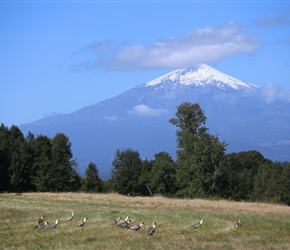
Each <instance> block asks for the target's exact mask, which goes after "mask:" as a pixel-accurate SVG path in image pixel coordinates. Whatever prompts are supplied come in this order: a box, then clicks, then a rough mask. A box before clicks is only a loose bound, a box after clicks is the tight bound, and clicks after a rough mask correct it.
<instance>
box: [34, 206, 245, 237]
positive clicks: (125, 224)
mask: <svg viewBox="0 0 290 250" xmlns="http://www.w3.org/2000/svg"><path fill="white" fill-rule="evenodd" d="M74 215H75V214H74V212H73V211H72V213H71V215H70V216H69V217H68V218H67V219H66V221H71V220H73V219H74ZM87 220H88V218H87V217H84V219H83V220H81V221H79V222H78V223H77V224H76V226H77V227H83V226H84V225H85V223H86V221H87ZM203 221H204V220H203V219H201V220H200V221H199V222H197V223H194V224H192V225H191V226H190V227H191V228H200V227H201V226H202V224H203ZM131 222H132V220H131V219H130V216H127V217H126V218H125V219H121V217H118V218H117V219H114V220H112V221H109V223H108V225H111V226H113V225H116V226H117V227H119V228H127V229H129V230H134V231H138V230H139V229H140V228H141V227H143V226H145V223H144V222H140V223H139V224H133V225H131V224H130V223H131ZM59 223H60V220H59V219H56V220H55V222H54V223H53V224H50V223H49V222H48V221H46V220H45V219H44V216H43V215H41V216H40V218H39V220H38V224H37V225H36V226H35V227H34V229H44V228H45V227H46V226H47V227H48V228H56V227H57V225H58V224H59ZM156 226H157V223H156V222H153V223H152V226H151V227H149V228H148V229H147V235H153V234H154V233H155V231H156ZM235 227H236V228H241V227H242V222H241V220H240V219H239V220H238V221H237V222H236V223H235Z"/></svg>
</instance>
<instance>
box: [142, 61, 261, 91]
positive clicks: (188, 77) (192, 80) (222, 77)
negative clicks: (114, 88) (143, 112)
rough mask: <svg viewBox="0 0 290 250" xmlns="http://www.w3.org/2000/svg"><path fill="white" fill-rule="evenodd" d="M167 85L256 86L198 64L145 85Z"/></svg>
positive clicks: (174, 71)
mask: <svg viewBox="0 0 290 250" xmlns="http://www.w3.org/2000/svg"><path fill="white" fill-rule="evenodd" d="M168 83H172V84H181V85H195V86H210V85H213V86H216V87H218V88H231V89H235V90H241V89H255V88H257V86H256V85H253V84H250V83H246V82H243V81H241V80H239V79H237V78H234V77H232V76H229V75H226V74H224V73H222V72H220V71H218V70H216V69H214V68H212V67H210V66H208V65H206V64H198V65H197V66H195V67H193V68H182V69H176V70H173V71H171V72H169V73H168V74H165V75H163V76H160V77H158V78H156V79H154V80H152V81H149V82H147V83H146V86H157V85H165V84H168Z"/></svg>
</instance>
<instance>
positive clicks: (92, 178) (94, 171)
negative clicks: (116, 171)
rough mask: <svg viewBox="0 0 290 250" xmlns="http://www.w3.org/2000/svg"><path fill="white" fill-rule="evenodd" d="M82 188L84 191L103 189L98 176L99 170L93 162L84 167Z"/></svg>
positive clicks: (99, 190)
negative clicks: (84, 173)
mask: <svg viewBox="0 0 290 250" xmlns="http://www.w3.org/2000/svg"><path fill="white" fill-rule="evenodd" d="M82 189H83V190H84V191H85V192H101V191H102V190H103V184H102V180H101V178H100V177H99V170H98V168H97V166H96V164H95V163H93V162H90V163H89V165H88V167H87V169H86V175H85V178H84V179H83V185H82Z"/></svg>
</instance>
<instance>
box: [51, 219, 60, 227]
mask: <svg viewBox="0 0 290 250" xmlns="http://www.w3.org/2000/svg"><path fill="white" fill-rule="evenodd" d="M59 222H60V220H59V219H56V221H55V223H53V224H51V225H50V226H49V228H56V227H57V225H58V223H59Z"/></svg>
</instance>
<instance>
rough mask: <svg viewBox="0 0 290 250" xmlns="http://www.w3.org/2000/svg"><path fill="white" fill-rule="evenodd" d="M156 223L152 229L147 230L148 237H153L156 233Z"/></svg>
mask: <svg viewBox="0 0 290 250" xmlns="http://www.w3.org/2000/svg"><path fill="white" fill-rule="evenodd" d="M156 225H157V223H156V222H153V224H152V227H150V228H149V229H148V230H147V235H153V234H154V233H155V231H156Z"/></svg>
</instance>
